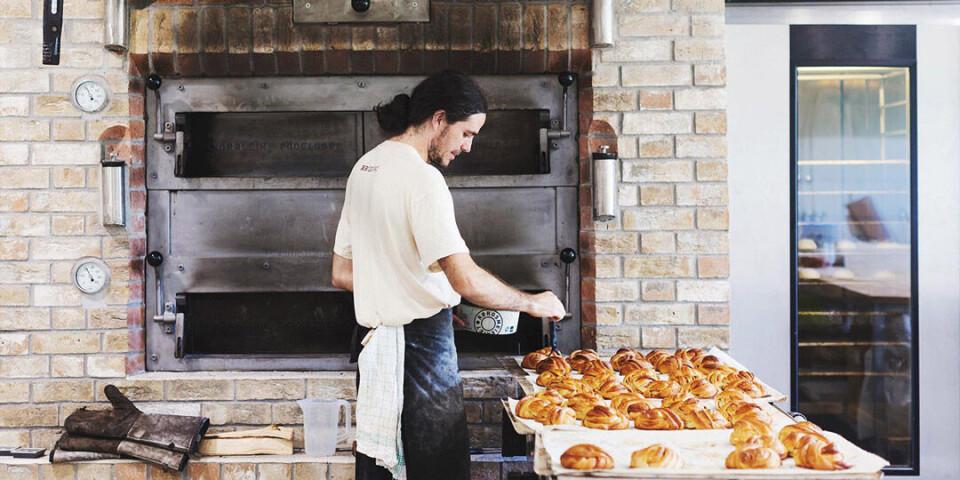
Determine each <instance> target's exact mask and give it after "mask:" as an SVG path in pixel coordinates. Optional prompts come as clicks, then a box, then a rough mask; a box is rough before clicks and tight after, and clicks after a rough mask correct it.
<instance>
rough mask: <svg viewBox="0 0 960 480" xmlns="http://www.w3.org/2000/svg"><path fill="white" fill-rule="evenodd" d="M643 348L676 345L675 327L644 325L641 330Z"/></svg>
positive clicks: (672, 346) (669, 347) (667, 347)
mask: <svg viewBox="0 0 960 480" xmlns="http://www.w3.org/2000/svg"><path fill="white" fill-rule="evenodd" d="M641 335H642V337H643V348H666V349H672V348H676V347H677V329H676V328H674V327H644V328H643V329H642V331H641Z"/></svg>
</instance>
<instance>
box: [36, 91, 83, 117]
mask: <svg viewBox="0 0 960 480" xmlns="http://www.w3.org/2000/svg"><path fill="white" fill-rule="evenodd" d="M33 113H34V114H35V115H38V116H43V117H79V116H80V110H77V109H76V108H74V107H73V103H71V101H70V97H68V96H66V95H40V96H37V97H34V98H33Z"/></svg>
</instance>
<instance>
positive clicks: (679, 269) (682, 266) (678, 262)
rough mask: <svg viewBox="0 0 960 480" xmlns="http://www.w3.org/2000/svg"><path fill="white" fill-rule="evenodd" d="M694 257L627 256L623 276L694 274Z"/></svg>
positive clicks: (684, 275) (672, 276)
mask: <svg viewBox="0 0 960 480" xmlns="http://www.w3.org/2000/svg"><path fill="white" fill-rule="evenodd" d="M694 265H695V263H694V257H685V256H684V257H675V256H665V257H653V256H650V257H626V258H624V259H623V276H624V277H626V278H677V277H692V276H694Z"/></svg>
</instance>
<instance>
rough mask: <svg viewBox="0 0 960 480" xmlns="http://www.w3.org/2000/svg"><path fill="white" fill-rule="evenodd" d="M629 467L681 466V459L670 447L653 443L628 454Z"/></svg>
mask: <svg viewBox="0 0 960 480" xmlns="http://www.w3.org/2000/svg"><path fill="white" fill-rule="evenodd" d="M630 468H683V459H682V458H680V455H679V454H677V452H675V451H674V450H673V449H672V448H670V447H666V446H664V445H662V444H659V443H654V444H653V445H650V446H649V447H647V448H644V449H642V450H637V451H635V452H633V454H631V455H630Z"/></svg>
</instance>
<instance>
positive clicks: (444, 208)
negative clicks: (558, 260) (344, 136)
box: [333, 71, 564, 480]
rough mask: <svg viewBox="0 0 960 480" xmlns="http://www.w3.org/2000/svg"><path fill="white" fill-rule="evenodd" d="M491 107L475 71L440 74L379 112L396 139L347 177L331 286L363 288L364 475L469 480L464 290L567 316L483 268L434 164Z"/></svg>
mask: <svg viewBox="0 0 960 480" xmlns="http://www.w3.org/2000/svg"><path fill="white" fill-rule="evenodd" d="M486 111H487V101H486V99H485V98H484V96H483V93H482V92H481V90H480V89H479V87H477V85H476V84H475V83H474V82H473V81H472V80H471V79H470V78H468V77H467V76H465V75H463V74H461V73H458V72H454V71H446V72H443V73H439V74H436V75H432V76H430V77H429V78H427V79H426V80H424V81H423V82H421V83H420V84H419V85H417V87H416V88H415V89H414V90H413V93H412V94H411V95H409V96H408V95H406V94H402V95H397V96H396V97H394V99H393V101H392V102H390V103H388V104H385V105H380V106H378V107H377V108H376V112H377V119H378V122H379V123H380V126H381V128H383V130H385V131H386V132H388V134H390V135H393V136H392V137H391V138H390V139H389V140H387V141H385V142H383V143H381V144H380V145H378V146H377V147H376V148H374V149H373V150H371V151H370V152H368V153H367V154H366V155H364V156H363V157H362V158H361V159H360V160H359V161H358V162H357V164H356V165H355V166H354V168H353V170H352V172H351V173H350V177H349V179H348V180H347V190H346V198H345V200H344V205H343V212H342V213H341V217H340V224H339V226H338V228H337V236H336V241H335V244H334V256H333V285H334V286H336V287H338V288H344V289H346V290H351V291H353V292H354V304H355V307H356V315H357V323H359V324H360V325H361V326H362V327H365V328H363V329H361V333H364V332H368V333H366V335H365V336H363V335H355V337H359V336H363V341H362V344H363V346H362V349H363V350H362V353H361V354H360V356H359V365H358V367H359V372H358V377H359V378H358V392H357V467H356V478H357V480H372V479H377V480H379V479H390V478H403V477H404V476H406V478H409V479H410V480H421V479H436V478H444V479H462V480H468V479H469V478H470V455H469V440H468V437H467V428H466V416H465V414H464V409H463V384H462V381H461V379H460V372H459V369H458V367H457V352H456V348H455V346H454V343H453V325H452V323H451V321H452V316H451V310H450V309H451V307H453V306H454V305H457V304H458V303H460V298H461V296H463V298H466V299H467V300H469V301H471V302H473V303H474V304H477V305H480V306H483V307H488V308H494V309H504V310H519V311H522V312H526V313H528V314H530V315H532V316H534V317H541V318H548V319H550V320H551V321H557V320H559V319H560V318H562V317H563V315H564V308H563V305H562V304H561V303H560V301H559V300H558V299H557V297H556V296H555V295H554V294H553V293H551V292H545V293H541V294H536V295H531V294H528V293H525V292H522V291H519V290H517V289H515V288H513V287H510V286H509V285H506V284H504V283H503V282H502V281H500V280H499V279H497V278H496V277H495V276H493V275H491V274H490V273H488V272H487V271H485V270H483V269H482V268H480V267H479V266H477V264H476V263H474V261H473V259H471V258H470V254H469V250H468V249H467V246H466V244H465V243H464V241H463V238H462V237H461V236H460V232H459V230H458V229H457V224H456V220H455V219H454V211H453V200H452V197H451V196H450V191H449V189H448V188H447V185H446V182H445V181H444V179H443V176H442V175H441V174H440V171H439V170H438V169H437V168H445V167H447V166H448V165H450V162H452V161H454V159H455V158H456V156H457V155H459V154H460V153H462V152H469V151H470V147H471V144H472V142H473V137H474V136H476V135H477V134H478V133H479V132H480V129H481V128H482V127H483V124H484V122H485V121H486ZM435 167H436V168H435ZM367 329H372V330H369V331H368V330H367ZM355 342H356V340H355ZM357 348H360V347H357ZM441 472H442V473H441Z"/></svg>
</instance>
